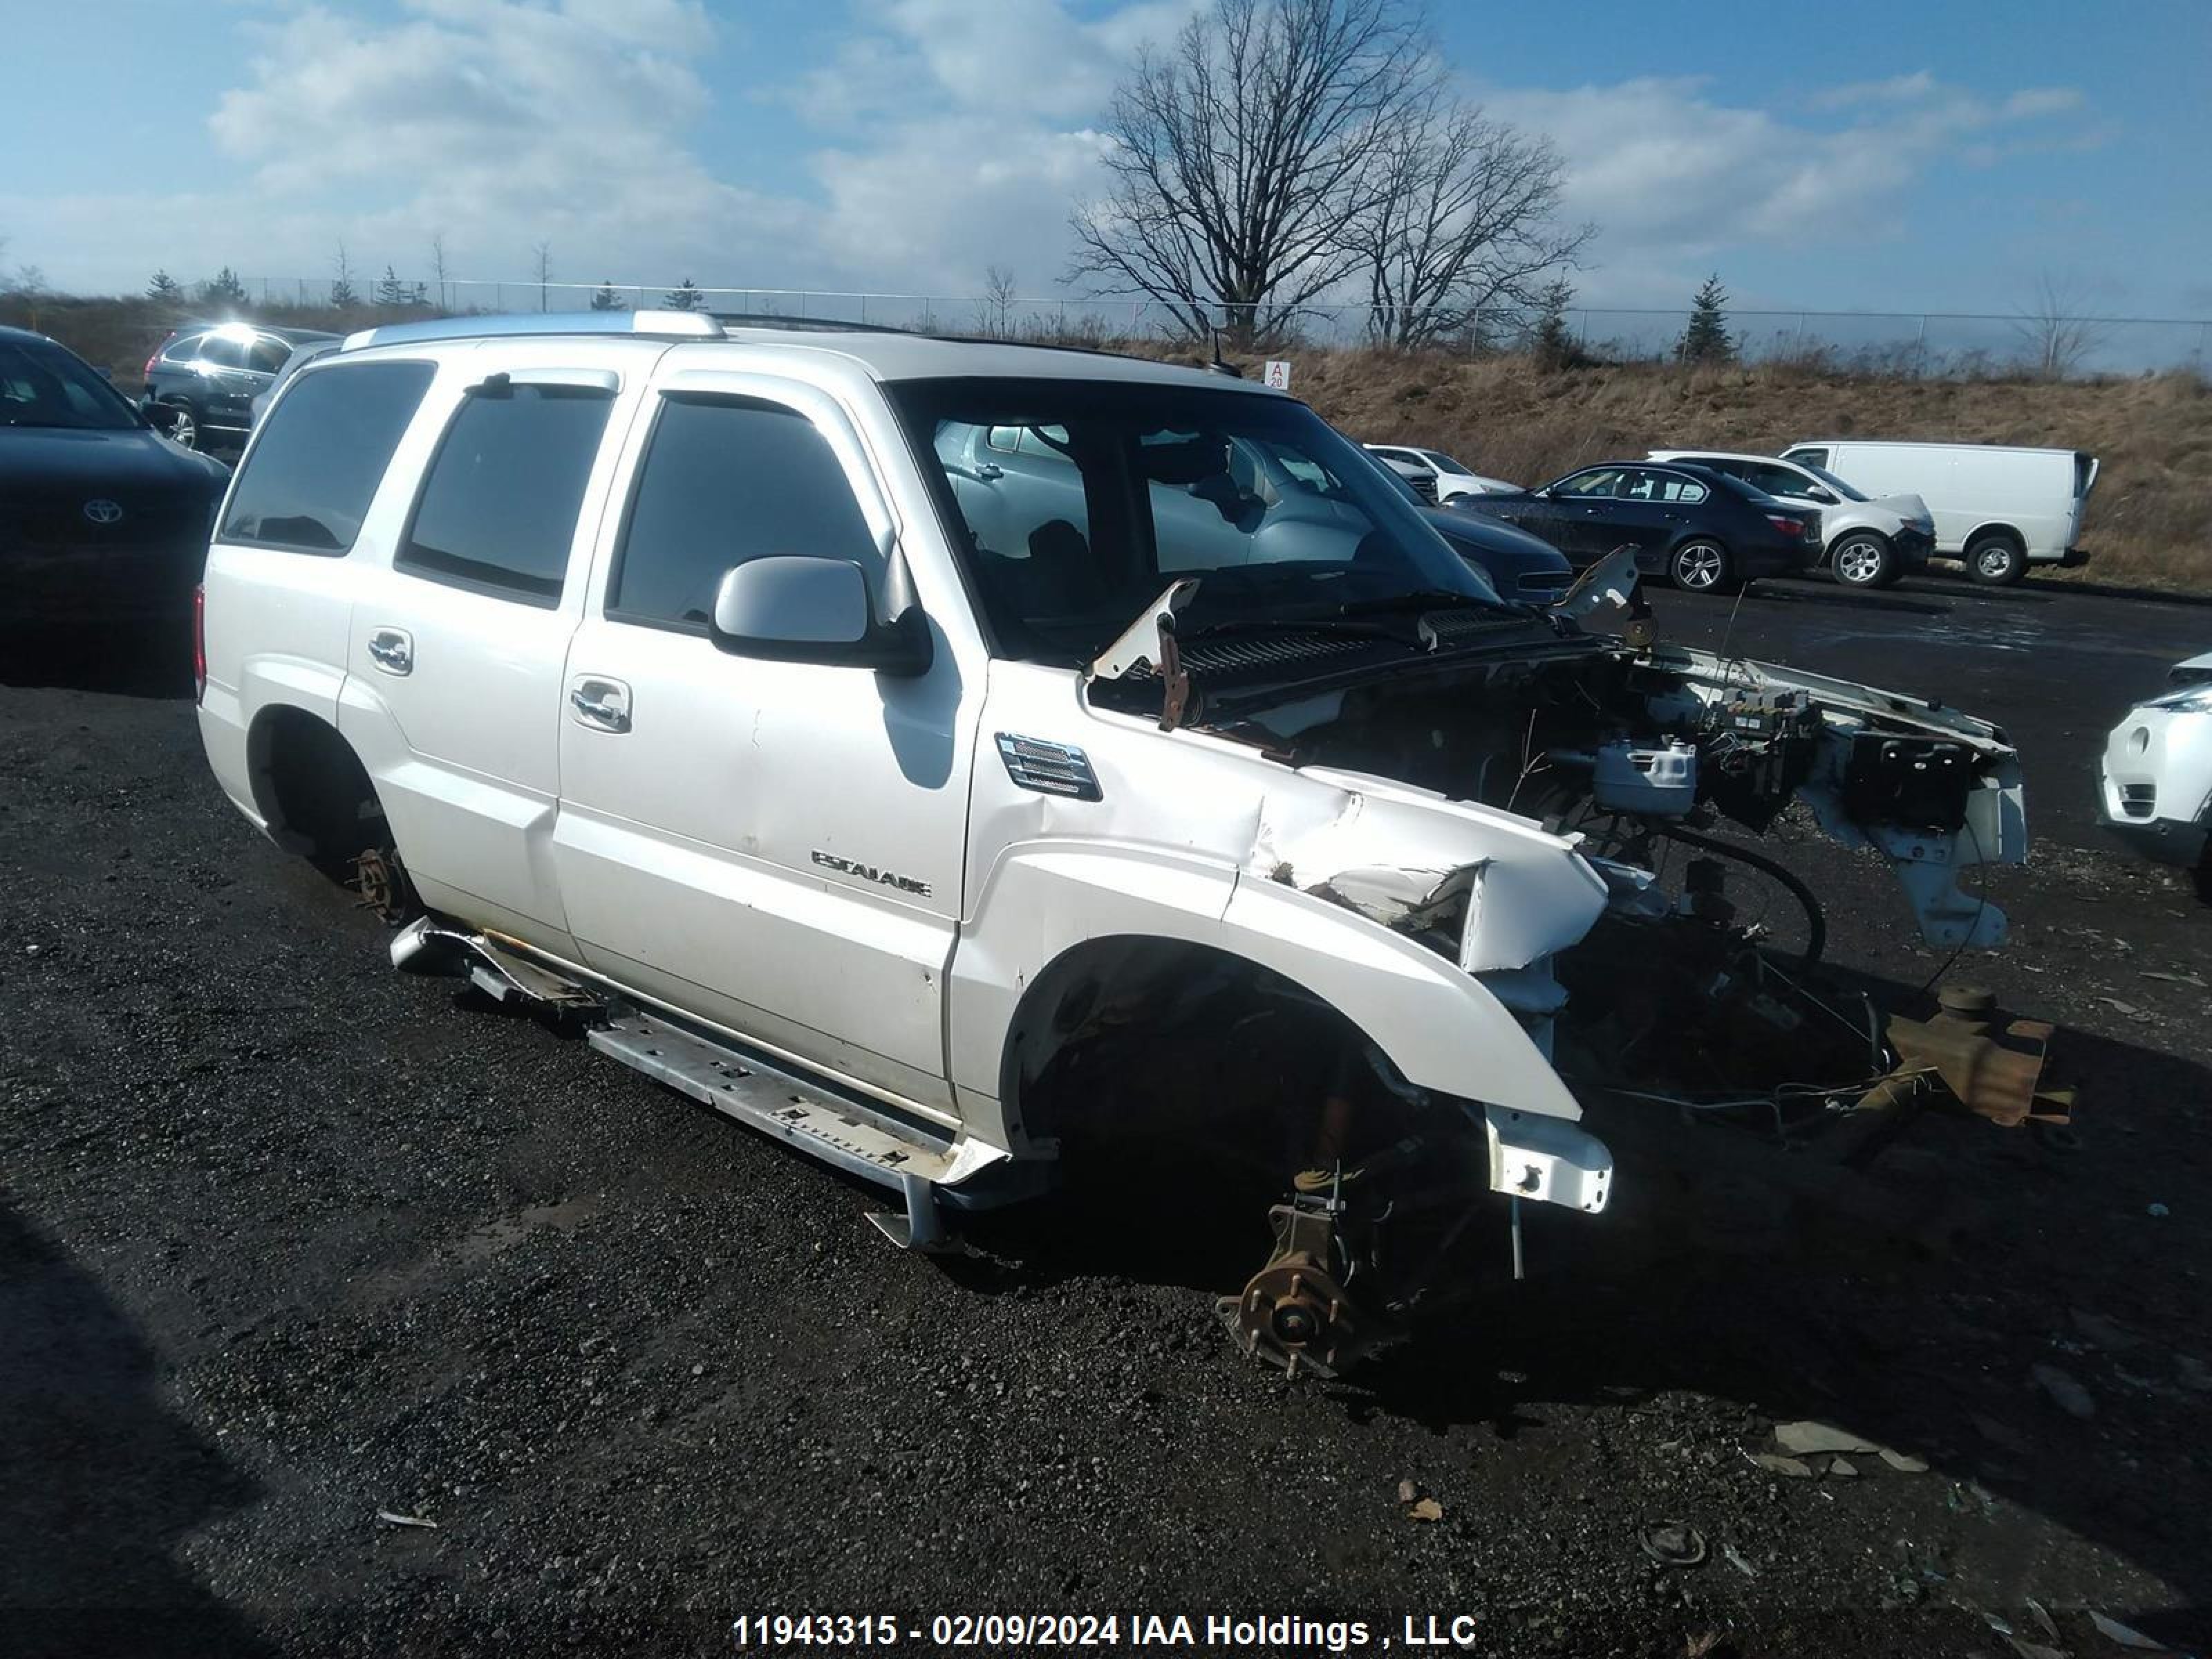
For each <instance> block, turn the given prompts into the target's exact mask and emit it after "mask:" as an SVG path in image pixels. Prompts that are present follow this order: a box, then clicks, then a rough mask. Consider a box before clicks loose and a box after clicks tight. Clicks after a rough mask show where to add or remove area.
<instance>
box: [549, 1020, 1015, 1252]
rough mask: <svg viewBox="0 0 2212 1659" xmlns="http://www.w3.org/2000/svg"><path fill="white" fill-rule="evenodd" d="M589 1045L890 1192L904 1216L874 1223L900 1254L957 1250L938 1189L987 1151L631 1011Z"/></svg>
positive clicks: (878, 1217)
mask: <svg viewBox="0 0 2212 1659" xmlns="http://www.w3.org/2000/svg"><path fill="white" fill-rule="evenodd" d="M585 1040H586V1042H589V1043H590V1044H591V1045H592V1047H593V1048H597V1049H598V1050H599V1052H600V1053H601V1054H608V1055H611V1056H612V1057H613V1058H614V1059H616V1060H620V1061H622V1063H623V1065H625V1066H631V1067H634V1068H635V1069H636V1070H638V1071H641V1072H642V1073H645V1074H646V1075H647V1077H650V1078H653V1079H656V1080H657V1081H659V1082H661V1083H665V1084H666V1085H668V1086H669V1087H670V1088H671V1089H675V1090H678V1091H680V1092H682V1093H684V1094H686V1095H689V1096H690V1097H691V1098H692V1099H694V1100H696V1101H698V1102H700V1103H702V1104H704V1105H708V1106H711V1107H713V1108H714V1109H715V1110H716V1111H718V1112H720V1113H722V1114H723V1115H726V1116H728V1117H732V1118H735V1119H736V1120H737V1121H738V1122H740V1123H743V1124H745V1125H747V1126H748V1127H751V1128H755V1129H758V1130H760V1131H762V1132H763V1133H766V1134H772V1135H775V1136H776V1137H777V1138H778V1139H782V1140H785V1141H787V1142H789V1143H790V1144H791V1145H792V1146H794V1147H796V1148H797V1149H798V1150H799V1151H800V1152H805V1153H807V1154H809V1155H810V1156H811V1157H814V1158H820V1159H821V1160H822V1161H823V1163H825V1164H835V1165H836V1167H837V1168H839V1169H841V1170H848V1171H849V1172H851V1173H852V1174H854V1175H857V1176H862V1177H864V1178H865V1179H866V1180H869V1181H872V1182H876V1183H877V1184H878V1185H879V1186H884V1187H888V1188H890V1189H891V1190H892V1191H894V1192H896V1193H897V1194H899V1195H900V1196H901V1197H902V1199H903V1200H905V1211H904V1213H902V1214H891V1213H884V1212H873V1213H871V1214H870V1215H869V1217H868V1219H869V1220H870V1221H871V1222H872V1223H874V1224H875V1225H876V1226H877V1227H878V1229H879V1230H880V1231H882V1232H883V1234H884V1237H887V1238H889V1239H890V1241H891V1242H892V1243H895V1244H896V1245H898V1246H899V1247H900V1248H901V1249H914V1250H934V1249H946V1248H951V1247H950V1245H949V1242H948V1241H947V1240H946V1239H945V1235H944V1230H943V1227H942V1225H941V1224H940V1223H939V1219H938V1214H937V1198H936V1188H937V1187H938V1186H939V1184H940V1183H942V1182H947V1181H952V1180H957V1179H960V1178H961V1177H963V1176H967V1175H969V1174H970V1173H972V1172H973V1171H974V1170H975V1168H976V1167H978V1159H977V1158H976V1156H975V1154H976V1153H977V1152H980V1151H982V1150H983V1149H981V1148H977V1147H975V1146H972V1145H963V1144H962V1143H958V1142H953V1141H948V1140H939V1139H935V1138H934V1137H932V1136H929V1135H927V1134H925V1133H922V1132H921V1131H919V1130H916V1129H912V1128H909V1127H907V1126H905V1125H903V1124H901V1123H897V1122H896V1121H893V1120H891V1119H890V1118H888V1117H886V1116H884V1115H880V1114H878V1113H875V1112H871V1111H869V1110H867V1109H866V1108H864V1107H860V1106H858V1105H855V1104H854V1103H852V1102H849V1101H846V1100H841V1099H839V1098H837V1097H835V1096H833V1095H830V1094H828V1093H827V1092H825V1091H822V1090H821V1089H819V1088H817V1087H816V1086H815V1085H811V1084H809V1083H807V1082H805V1081H804V1080H802V1079H799V1077H797V1076H794V1075H793V1074H792V1073H788V1072H785V1071H782V1070H781V1069H779V1068H777V1067H775V1066H769V1065H768V1064H766V1063H764V1062H763V1061H762V1060H760V1059H759V1057H758V1056H757V1055H754V1054H738V1052H737V1051H735V1050H733V1049H729V1048H722V1047H720V1045H718V1044H715V1043H713V1042H707V1041H705V1040H704V1039H702V1038H701V1037H697V1036H693V1035H692V1034H691V1033H690V1032H689V1031H687V1030H684V1029H683V1028H682V1027H681V1026H678V1025H676V1024H671V1023H670V1022H669V1021H666V1020H663V1019H658V1018H654V1017H653V1015H651V1014H647V1013H643V1012H638V1011H637V1010H635V1009H631V1010H626V1011H624V1012H622V1013H620V1014H619V1015H617V1016H616V1017H615V1018H612V1019H611V1020H610V1021H609V1022H608V1023H607V1024H605V1025H601V1026H595V1027H593V1028H592V1030H590V1031H588V1032H586V1034H585Z"/></svg>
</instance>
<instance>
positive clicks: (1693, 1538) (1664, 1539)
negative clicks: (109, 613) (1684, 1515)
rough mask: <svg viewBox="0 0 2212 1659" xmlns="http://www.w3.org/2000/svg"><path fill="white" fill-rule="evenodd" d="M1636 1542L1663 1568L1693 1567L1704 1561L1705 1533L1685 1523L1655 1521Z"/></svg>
mask: <svg viewBox="0 0 2212 1659" xmlns="http://www.w3.org/2000/svg"><path fill="white" fill-rule="evenodd" d="M1637 1542H1638V1543H1639V1544H1641V1545H1642V1546H1643V1547H1644V1553H1645V1554H1646V1555H1648V1556H1650V1558H1651V1559H1653V1560H1654V1561H1656V1562H1657V1563H1658V1564H1659V1565H1661V1566H1662V1567H1694V1566H1696V1565H1699V1563H1700V1562H1702V1561H1704V1559H1705V1534H1702V1533H1700V1532H1699V1530H1698V1529H1697V1528H1695V1527H1693V1526H1692V1525H1690V1523H1689V1522H1686V1521H1657V1522H1653V1523H1652V1524H1651V1525H1650V1526H1648V1527H1646V1528H1644V1530H1643V1531H1642V1532H1641V1533H1639V1534H1637Z"/></svg>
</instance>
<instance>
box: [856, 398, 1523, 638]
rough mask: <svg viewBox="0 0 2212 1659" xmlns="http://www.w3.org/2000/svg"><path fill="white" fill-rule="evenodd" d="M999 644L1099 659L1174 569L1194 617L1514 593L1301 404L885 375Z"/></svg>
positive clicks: (1473, 601)
mask: <svg viewBox="0 0 2212 1659" xmlns="http://www.w3.org/2000/svg"><path fill="white" fill-rule="evenodd" d="M888 390H889V392H890V395H891V398H892V401H893V402H894V403H895V404H896V406H897V407H898V409H899V411H900V414H901V416H902V418H903V419H904V421H905V422H906V424H907V428H908V433H909V434H910V435H911V437H912V440H913V442H914V445H915V452H916V453H917V455H919V456H920V457H921V458H923V459H926V460H927V459H933V460H934V461H935V463H936V470H937V474H938V476H937V478H936V479H935V480H933V483H939V484H941V485H942V489H941V490H940V492H939V509H940V511H941V512H943V513H945V521H946V523H947V525H948V526H950V527H951V530H952V532H954V533H953V541H954V544H955V548H956V550H957V553H958V554H959V556H960V557H961V559H962V561H963V564H964V566H965V568H966V571H967V574H968V576H969V583H970V586H971V587H972V588H973V589H974V591H975V593H976V595H977V597H978V598H979V599H981V602H982V605H983V609H984V611H985V614H986V616H987V618H988V620H989V622H990V624H991V627H992V629H993V631H994V633H995V634H996V635H997V636H998V641H999V645H1000V650H1001V652H1002V653H1004V654H1006V655H1009V656H1014V657H1019V658H1024V659H1028V660H1030V661H1036V662H1054V663H1078V662H1083V661H1086V660H1088V659H1090V658H1091V656H1093V655H1095V654H1096V653H1097V652H1098V651H1100V650H1102V649H1103V648H1104V647H1105V646H1107V645H1108V644H1109V643H1110V642H1111V641H1113V639H1114V638H1115V635H1118V634H1120V633H1121V630H1122V629H1125V628H1126V627H1127V626H1128V623H1129V621H1130V618H1131V617H1133V616H1134V615H1135V614H1136V613H1137V612H1138V611H1140V610H1141V609H1142V608H1143V607H1144V606H1145V605H1146V604H1148V603H1149V602H1150V601H1152V599H1157V598H1158V597H1159V594H1160V592H1161V591H1162V590H1163V589H1164V588H1165V587H1166V586H1168V585H1169V584H1170V582H1173V581H1175V580H1177V579H1178V578H1181V577H1185V576H1196V577H1199V578H1200V579H1201V580H1200V584H1199V589H1198V592H1197V593H1196V594H1195V595H1194V597H1193V599H1191V601H1190V604H1189V605H1188V608H1187V611H1186V613H1185V614H1186V620H1187V622H1188V623H1189V624H1190V625H1191V626H1194V627H1199V628H1203V627H1206V626H1208V625H1211V624H1213V623H1235V624H1237V625H1240V626H1252V625H1264V624H1267V623H1274V622H1279V623H1283V624H1284V625H1285V627H1294V626H1296V625H1297V623H1301V622H1314V621H1318V620H1321V619H1323V618H1327V617H1335V616H1339V615H1340V614H1343V613H1344V612H1345V611H1346V608H1347V607H1349V608H1351V609H1352V610H1353V611H1367V610H1369V609H1370V608H1374V607H1377V606H1388V605H1390V604H1391V603H1392V602H1393V601H1395V600H1401V599H1403V600H1407V601H1408V602H1410V603H1414V604H1419V603H1421V602H1424V601H1426V602H1432V603H1433V604H1434V605H1438V606H1449V605H1453V604H1454V603H1462V604H1466V605H1492V606H1498V607H1499V608H1501V609H1510V608H1511V607H1507V606H1504V604H1503V602H1502V601H1501V600H1500V599H1498V594H1497V592H1495V590H1493V589H1492V587H1491V586H1490V585H1489V583H1488V582H1486V580H1483V578H1482V577H1481V576H1480V575H1479V574H1475V573H1474V571H1473V570H1471V569H1470V568H1468V565H1467V563H1466V562H1465V561H1464V560H1462V558H1461V557H1460V556H1459V555H1458V554H1456V553H1455V552H1454V551H1453V550H1451V547H1450V545H1449V544H1448V543H1446V542H1445V541H1444V540H1443V538H1442V537H1440V536H1439V535H1437V532H1435V530H1433V529H1432V528H1431V526H1429V525H1428V524H1427V523H1426V521H1425V520H1423V519H1422V517H1421V515H1420V513H1419V509H1418V508H1417V507H1415V506H1414V505H1413V502H1411V501H1408V500H1407V498H1406V496H1405V495H1402V494H1401V492H1400V491H1399V490H1398V489H1395V487H1394V486H1393V485H1392V483H1390V482H1389V480H1388V479H1386V478H1385V477H1383V476H1382V470H1381V468H1380V467H1379V465H1377V464H1376V462H1375V461H1373V460H1370V459H1368V458H1367V457H1366V456H1364V455H1363V454H1361V453H1360V452H1359V451H1358V449H1356V448H1355V447H1353V446H1352V444H1351V443H1349V442H1348V441H1346V440H1345V439H1344V438H1342V437H1340V436H1339V435H1337V434H1336V433H1335V432H1334V431H1333V430H1332V429H1331V428H1329V427H1328V424H1327V423H1326V422H1323V421H1322V419H1321V417H1320V416H1317V415H1316V414H1315V413H1314V412H1313V411H1312V410H1310V409H1308V408H1307V407H1306V406H1305V405H1304V404H1298V403H1293V402H1291V401H1290V400H1289V399H1288V398H1273V397H1265V396H1259V395H1255V394H1254V393H1252V392H1234V391H1230V390H1227V389H1223V390H1220V391H1215V390H1213V389H1212V388H1210V387H1205V386H1161V385H1144V384H1133V383H1129V382H1122V381H1098V380H911V381H906V382H903V383H901V384H897V385H894V386H890V387H889V388H888Z"/></svg>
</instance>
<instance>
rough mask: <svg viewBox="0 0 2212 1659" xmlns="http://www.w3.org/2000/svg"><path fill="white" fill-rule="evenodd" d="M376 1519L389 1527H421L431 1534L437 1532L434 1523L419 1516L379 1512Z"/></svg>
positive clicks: (392, 1511)
mask: <svg viewBox="0 0 2212 1659" xmlns="http://www.w3.org/2000/svg"><path fill="white" fill-rule="evenodd" d="M376 1518H377V1519H378V1520H380V1521H381V1522H384V1523H385V1524H386V1526H391V1527H422V1528H426V1529H428V1531H431V1532H435V1531H437V1530H438V1523H437V1522H435V1521H432V1520H429V1519H428V1518H426V1517H424V1516H419V1515H401V1514H399V1513H398V1511H397V1510H377V1512H376Z"/></svg>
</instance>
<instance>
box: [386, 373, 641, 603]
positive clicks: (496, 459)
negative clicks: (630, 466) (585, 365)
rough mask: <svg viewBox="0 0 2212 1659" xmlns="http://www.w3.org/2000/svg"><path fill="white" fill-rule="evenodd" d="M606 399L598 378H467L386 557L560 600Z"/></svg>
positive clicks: (541, 599) (505, 592) (415, 570)
mask: <svg viewBox="0 0 2212 1659" xmlns="http://www.w3.org/2000/svg"><path fill="white" fill-rule="evenodd" d="M613 407H614V393H613V392H611V390H609V389H608V388H606V387H604V386H542V385H535V384H532V385H523V386H515V385H511V384H509V383H508V382H507V381H506V380H503V379H502V380H493V381H492V382H490V383H489V384H487V385H486V386H482V387H477V388H472V389H471V391H470V392H469V395H468V396H467V397H466V398H464V399H463V400H462V402H461V407H460V412H459V414H457V415H455V416H453V424H452V425H451V426H449V427H447V428H446V435H445V437H444V439H443V440H442V441H441V442H440V443H439V445H438V453H437V455H436V457H435V459H433V460H432V461H431V463H430V471H429V476H428V477H426V478H425V479H424V480H423V482H422V495H421V496H420V497H419V498H418V499H417V500H416V503H415V516H414V518H413V520H411V521H410V523H409V525H408V526H407V534H406V535H405V537H404V538H402V540H401V542H400V544H399V550H398V553H397V554H395V555H394V556H392V564H393V565H394V566H395V567H396V568H398V569H401V570H404V571H407V572H408V573H409V574H412V575H416V576H422V577H427V578H428V580H432V581H441V582H446V583H449V584H451V585H453V586H458V587H471V588H475V589H477V590H479V591H481V592H488V593H491V594H493V595H495V597H497V598H500V599H520V600H522V601H524V602H525V603H526V604H531V605H545V606H548V607H550V606H552V605H557V604H559V603H560V601H561V584H562V578H563V576H564V575H565V574H567V572H568V548H569V544H571V543H572V542H573V541H574V539H575V535H576V509H577V508H578V507H580V506H582V505H583V501H584V486H585V484H586V483H587V482H589V480H590V478H591V474H592V459H593V458H594V457H595V456H596V455H598V453H599V439H600V437H601V436H602V435H604V434H605V431H606V426H607V413H608V411H609V410H611V409H612V408H613Z"/></svg>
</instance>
